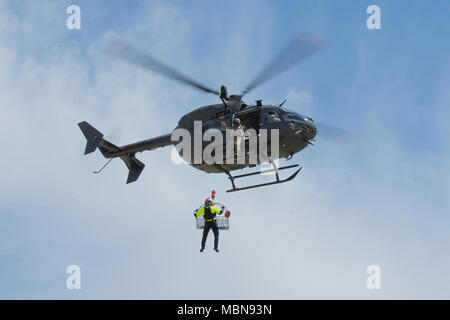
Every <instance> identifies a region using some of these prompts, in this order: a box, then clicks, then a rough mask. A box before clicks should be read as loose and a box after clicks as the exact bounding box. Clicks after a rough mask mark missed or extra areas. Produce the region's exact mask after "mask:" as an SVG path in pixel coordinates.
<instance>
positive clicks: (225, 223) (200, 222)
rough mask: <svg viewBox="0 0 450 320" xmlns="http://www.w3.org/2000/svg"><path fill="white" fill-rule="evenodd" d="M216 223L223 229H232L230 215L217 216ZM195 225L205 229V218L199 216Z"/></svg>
mask: <svg viewBox="0 0 450 320" xmlns="http://www.w3.org/2000/svg"><path fill="white" fill-rule="evenodd" d="M216 223H217V227H218V228H219V229H221V230H228V229H230V218H229V217H222V216H216ZM195 226H196V227H197V229H203V227H204V226H205V219H204V218H203V217H197V219H196V221H195Z"/></svg>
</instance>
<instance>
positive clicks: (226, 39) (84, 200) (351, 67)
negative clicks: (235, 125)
mask: <svg viewBox="0 0 450 320" xmlns="http://www.w3.org/2000/svg"><path fill="white" fill-rule="evenodd" d="M72 4H75V5H78V6H79V7H80V9H81V29H80V30H69V29H67V28H66V19H67V18H68V16H69V15H68V14H67V13H66V9H67V7H68V6H69V5H72ZM372 4H376V5H378V6H379V7H380V9H381V29H380V30H369V29H368V28H367V27H366V20H367V18H368V17H369V15H368V14H367V13H366V9H367V7H368V6H369V5H372ZM449 13H450V2H448V1H445V0H436V1H433V2H426V1H418V0H416V1H401V0H397V1H377V0H369V1H362V0H358V1H350V0H346V1H325V0H321V1H312V0H311V1H282V2H281V1H263V0H259V1H251V0H246V1H205V0H198V1H132V2H131V1H118V0H117V1H99V0H96V1H81V0H78V1H76V0H72V1H58V2H56V1H39V2H37V1H31V0H28V1H25V0H24V1H20V2H18V1H9V0H0V70H1V72H0V143H1V145H2V149H3V156H2V157H1V158H0V168H1V169H0V181H1V182H0V218H1V223H0V298H2V299H316V298H319V299H432V298H433V299H449V298H450V290H449V288H450V277H449V275H448V270H449V269H450V256H449V254H448V247H449V245H450V235H449V232H448V230H449V223H450V218H449V214H450V200H449V197H448V195H449V194H450V183H449V181H450V170H449V169H450V163H449V161H448V159H449V155H450V145H449V143H448V137H449V134H450V129H449V125H450V120H449V119H450V109H449V105H450V90H449V88H450V55H449V52H450V42H449V41H448V35H449V33H450V24H449V23H448V17H449ZM301 31H306V32H310V33H313V34H315V35H317V36H318V37H320V38H323V39H326V40H327V42H328V43H329V46H328V47H327V48H326V49H324V50H322V51H321V52H319V53H317V54H316V55H314V56H313V57H311V58H310V59H308V60H306V61H305V62H304V63H302V64H301V65H299V66H296V67H295V68H293V69H292V70H289V71H287V72H286V73H284V74H282V75H280V76H279V77H277V78H275V79H273V80H272V81H270V82H268V83H266V84H264V85H262V86H261V87H259V88H257V89H255V90H254V91H252V92H251V93H250V94H249V95H248V96H246V101H249V102H251V101H253V100H256V99H263V102H265V103H268V104H277V103H281V102H282V101H283V100H284V99H285V98H287V102H286V104H285V105H286V107H288V108H289V109H292V110H296V111H297V112H299V113H302V114H304V115H307V116H310V117H312V118H313V119H314V120H316V121H319V122H322V123H326V124H330V125H334V126H338V127H341V128H346V129H347V130H350V131H352V132H354V135H353V136H352V138H351V139H350V140H348V141H346V142H345V143H331V142H329V141H326V140H324V139H321V136H320V131H319V134H318V139H317V142H316V143H315V145H314V146H311V147H308V148H306V149H305V150H303V151H302V152H300V153H298V154H296V155H295V156H294V158H293V159H292V160H290V162H289V163H290V164H292V163H300V164H301V165H302V167H303V169H302V171H301V174H299V176H297V178H296V179H295V180H294V181H292V182H289V183H286V184H281V185H276V186H270V187H266V188H259V189H253V190H247V191H242V192H237V193H226V192H225V190H227V189H228V188H229V185H228V184H229V181H228V179H227V178H226V176H224V175H214V174H207V173H204V172H202V171H199V170H196V169H194V168H192V167H190V166H187V165H175V164H173V163H172V161H171V149H170V148H165V149H158V150H155V151H152V152H146V153H142V154H139V155H137V158H138V159H139V160H141V161H142V162H144V163H145V164H146V167H145V169H144V171H143V173H142V174H141V176H140V178H139V180H138V181H137V182H136V183H132V184H129V185H126V184H125V181H126V176H127V169H126V167H125V166H124V165H123V163H122V162H121V161H112V162H111V164H110V165H109V166H108V167H107V168H106V169H105V170H104V171H103V172H102V173H101V174H99V175H94V174H92V171H94V170H98V169H99V168H100V167H101V166H102V165H103V164H104V163H105V159H104V158H103V157H102V156H101V154H100V153H99V152H95V153H93V154H90V155H88V156H84V155H83V153H84V147H85V139H84V137H83V136H82V134H81V132H80V130H79V128H78V126H77V123H78V122H80V121H88V122H89V123H91V124H92V125H94V126H95V127H96V128H97V129H98V130H100V131H101V132H103V133H104V134H105V138H107V139H108V140H110V141H111V142H113V143H115V144H117V145H124V144H128V143H131V142H135V141H139V140H143V139H147V138H151V137H154V136H158V135H162V134H166V133H170V132H171V131H172V130H173V129H174V128H175V127H176V125H177V122H178V120H179V118H181V116H183V115H184V114H185V113H187V112H189V111H191V110H193V109H194V108H197V107H200V106H203V105H207V104H214V103H218V101H217V98H216V97H214V96H212V95H207V94H204V93H202V92H197V91H195V90H193V89H191V88H189V87H186V86H183V85H181V84H178V83H176V82H173V81H170V80H167V79H164V78H162V77H161V76H158V75H155V74H152V73H147V72H144V71H142V70H139V69H137V68H135V67H132V66H129V65H127V64H124V63H122V62H120V61H117V60H115V59H113V58H111V57H109V56H107V55H106V54H105V48H106V47H107V45H108V43H110V42H111V41H112V39H115V38H120V39H125V40H126V41H128V42H130V43H132V44H134V45H136V46H138V47H140V48H142V49H144V50H147V51H148V52H151V53H152V55H154V56H156V57H159V58H160V60H162V61H164V62H166V63H168V64H170V65H172V66H174V67H176V68H178V69H180V70H182V71H183V72H184V73H186V74H189V75H191V76H192V77H193V78H195V79H198V80H199V81H201V82H202V83H205V84H207V85H209V86H210V87H213V88H219V87H220V86H221V85H222V84H226V85H227V87H228V90H229V92H231V93H239V92H240V91H241V90H242V89H243V88H244V87H245V85H246V84H247V83H248V82H249V81H250V80H251V78H252V77H253V76H255V75H256V74H257V73H258V71H259V70H260V69H261V68H262V67H263V66H264V65H265V64H266V63H267V62H268V61H270V59H271V58H272V57H273V56H274V55H275V54H276V53H277V52H278V51H279V50H280V49H281V48H282V47H283V46H284V45H286V43H288V42H289V40H290V39H292V38H293V37H295V36H296V35H297V34H298V33H299V32H301ZM445 39H447V40H445ZM319 130H320V128H319ZM251 181H254V180H251ZM251 181H250V182H251ZM212 189H215V190H217V200H218V201H219V202H221V203H224V204H226V205H227V207H228V208H229V209H230V210H231V212H232V214H231V220H230V224H231V228H230V230H227V231H222V232H221V233H220V243H219V248H220V253H219V254H216V253H215V252H214V251H213V250H212V244H213V241H212V240H213V238H212V234H210V236H209V239H208V242H207V250H206V251H205V252H204V253H202V254H200V253H199V249H200V240H201V231H199V230H196V229H195V220H194V218H193V215H192V212H193V210H194V209H195V208H197V207H198V206H199V205H200V204H201V203H202V201H203V200H204V199H205V198H206V197H207V196H208V195H209V194H210V191H211V190H212ZM69 265H78V266H79V267H80V269H81V289H80V290H69V289H68V288H67V287H66V279H67V277H68V276H69V275H68V274H67V273H66V269H67V267H68V266H69ZM370 265H377V266H379V267H380V270H381V289H379V290H369V289H368V288H367V286H366V280H367V278H368V277H369V274H367V272H366V270H367V267H368V266H370Z"/></svg>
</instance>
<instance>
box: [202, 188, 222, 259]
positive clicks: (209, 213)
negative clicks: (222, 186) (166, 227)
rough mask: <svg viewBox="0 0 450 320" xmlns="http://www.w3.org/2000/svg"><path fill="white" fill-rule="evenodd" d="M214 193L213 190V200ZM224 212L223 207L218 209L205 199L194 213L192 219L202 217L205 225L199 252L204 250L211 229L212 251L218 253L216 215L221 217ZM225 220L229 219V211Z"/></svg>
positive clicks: (209, 200)
mask: <svg viewBox="0 0 450 320" xmlns="http://www.w3.org/2000/svg"><path fill="white" fill-rule="evenodd" d="M215 196H216V191H215V190H213V191H212V193H211V198H212V199H214V198H215ZM224 210H225V206H223V205H222V206H221V208H220V209H218V208H217V207H215V206H214V203H213V200H211V199H210V198H207V199H206V200H205V203H204V205H203V206H202V207H200V208H199V209H197V210H195V211H194V217H195V218H198V217H203V218H204V221H205V224H204V226H203V236H202V242H201V248H200V252H203V251H204V250H205V245H206V238H207V237H208V233H209V230H210V229H212V231H213V233H214V250H215V251H216V252H219V247H218V246H219V227H218V225H217V215H221V214H222V213H223V212H224ZM226 216H227V218H228V217H229V211H227V212H226Z"/></svg>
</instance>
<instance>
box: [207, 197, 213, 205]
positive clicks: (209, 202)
mask: <svg viewBox="0 0 450 320" xmlns="http://www.w3.org/2000/svg"><path fill="white" fill-rule="evenodd" d="M212 203H213V202H212V201H211V199H210V198H206V199H205V205H208V204H212Z"/></svg>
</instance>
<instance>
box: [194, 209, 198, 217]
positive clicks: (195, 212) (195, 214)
mask: <svg viewBox="0 0 450 320" xmlns="http://www.w3.org/2000/svg"><path fill="white" fill-rule="evenodd" d="M194 217H195V218H197V210H195V211H194Z"/></svg>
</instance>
